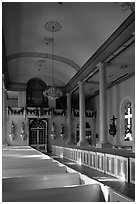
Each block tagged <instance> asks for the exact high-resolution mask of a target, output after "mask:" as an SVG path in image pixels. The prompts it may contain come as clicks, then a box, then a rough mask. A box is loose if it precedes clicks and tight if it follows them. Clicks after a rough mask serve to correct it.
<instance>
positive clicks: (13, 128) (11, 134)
mask: <svg viewBox="0 0 137 204" xmlns="http://www.w3.org/2000/svg"><path fill="white" fill-rule="evenodd" d="M9 137H10V138H11V140H14V137H15V125H14V123H13V121H12V123H11V128H10V134H9Z"/></svg>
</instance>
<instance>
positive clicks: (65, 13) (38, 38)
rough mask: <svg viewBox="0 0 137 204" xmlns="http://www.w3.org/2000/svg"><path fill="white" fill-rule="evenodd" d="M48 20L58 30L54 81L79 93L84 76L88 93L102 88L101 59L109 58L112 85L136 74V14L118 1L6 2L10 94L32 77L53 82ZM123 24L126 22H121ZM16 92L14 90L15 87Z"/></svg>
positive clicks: (5, 49) (5, 45)
mask: <svg viewBox="0 0 137 204" xmlns="http://www.w3.org/2000/svg"><path fill="white" fill-rule="evenodd" d="M49 21H57V22H59V23H60V24H61V29H60V30H59V31H58V32H55V33H54V55H55V56H54V68H55V70H54V72H55V84H56V86H58V87H61V88H63V90H64V92H70V91H72V92H73V93H74V94H73V96H78V81H80V80H84V81H86V83H85V93H86V98H90V97H92V96H93V95H95V94H97V93H98V90H99V77H98V68H97V66H96V65H97V64H98V63H99V62H100V61H105V62H107V64H108V65H107V83H108V87H110V86H112V85H114V84H115V83H117V82H118V81H119V80H123V79H125V78H128V77H130V76H132V75H133V74H134V73H135V14H134V11H133V10H132V9H131V7H129V8H128V7H127V9H125V10H124V9H121V6H120V4H119V3H113V2H62V3H61V2H60V3H59V2H3V3H2V27H3V53H2V54H3V73H4V75H5V85H6V88H7V90H9V97H10V96H11V97H16V91H19V90H25V89H26V84H27V82H28V81H29V80H30V79H32V78H34V77H37V78H40V79H42V80H43V81H44V82H45V83H46V84H47V85H51V81H52V76H51V74H52V70H51V67H52V63H51V58H52V55H51V45H52V37H51V32H48V31H47V30H46V29H45V24H46V23H47V22H49ZM121 24H122V25H121ZM13 91H14V92H13Z"/></svg>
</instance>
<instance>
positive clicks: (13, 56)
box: [6, 52, 80, 71]
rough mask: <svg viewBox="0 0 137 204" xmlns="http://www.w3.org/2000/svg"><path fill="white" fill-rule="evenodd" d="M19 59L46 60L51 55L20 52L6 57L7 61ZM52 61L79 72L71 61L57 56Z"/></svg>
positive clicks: (50, 57) (77, 67)
mask: <svg viewBox="0 0 137 204" xmlns="http://www.w3.org/2000/svg"><path fill="white" fill-rule="evenodd" d="M21 57H38V58H47V59H53V55H51V54H46V53H39V52H20V53H14V54H12V55H9V56H7V58H6V59H7V61H10V60H13V59H16V58H21ZM54 60H56V61H59V62H63V63H65V64H68V65H70V66H71V67H73V68H74V69H75V70H76V71H79V69H80V67H79V66H78V65H77V64H76V63H75V62H73V61H72V60H70V59H68V58H65V57H61V56H59V55H54Z"/></svg>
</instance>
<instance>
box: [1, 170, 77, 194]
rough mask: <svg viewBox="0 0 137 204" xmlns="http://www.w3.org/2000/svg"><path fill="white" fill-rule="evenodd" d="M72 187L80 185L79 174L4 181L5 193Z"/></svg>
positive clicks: (18, 178) (17, 178) (7, 179)
mask: <svg viewBox="0 0 137 204" xmlns="http://www.w3.org/2000/svg"><path fill="white" fill-rule="evenodd" d="M70 185H80V177H79V174H77V173H71V174H69V173H65V174H59V175H58V174H53V175H43V176H41V175H39V176H30V177H16V178H6V179H2V190H3V192H7V191H10V192H11V191H26V190H35V189H46V188H55V187H63V186H70Z"/></svg>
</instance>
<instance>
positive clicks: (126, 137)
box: [120, 97, 134, 143]
mask: <svg viewBox="0 0 137 204" xmlns="http://www.w3.org/2000/svg"><path fill="white" fill-rule="evenodd" d="M120 115H121V123H120V138H121V142H123V143H125V142H132V141H133V122H134V120H133V103H132V101H131V99H130V98H129V97H126V98H124V99H123V100H122V103H121V106H120Z"/></svg>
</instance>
